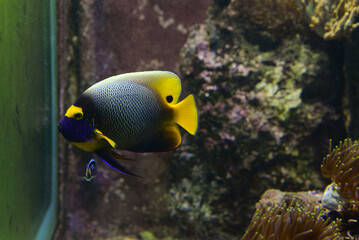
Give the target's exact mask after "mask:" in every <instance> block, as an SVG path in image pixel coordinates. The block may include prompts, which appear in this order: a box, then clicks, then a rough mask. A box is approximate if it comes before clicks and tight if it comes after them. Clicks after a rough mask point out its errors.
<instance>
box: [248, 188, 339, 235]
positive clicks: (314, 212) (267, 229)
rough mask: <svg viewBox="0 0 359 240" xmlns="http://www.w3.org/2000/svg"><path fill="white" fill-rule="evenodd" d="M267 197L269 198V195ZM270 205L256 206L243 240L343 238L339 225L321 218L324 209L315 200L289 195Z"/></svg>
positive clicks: (260, 204)
mask: <svg viewBox="0 0 359 240" xmlns="http://www.w3.org/2000/svg"><path fill="white" fill-rule="evenodd" d="M271 191H273V190H271ZM270 194H273V193H270ZM264 195H268V192H267V193H265V194H264ZM261 201H262V200H261ZM269 203H270V204H268V200H267V201H266V202H264V203H263V202H259V203H258V204H257V209H256V212H255V214H254V216H253V218H252V221H251V223H250V224H249V226H248V228H247V230H246V233H245V234H244V236H243V237H242V240H247V239H248V240H249V239H251V240H257V239H258V240H259V239H265V240H271V239H273V240H274V239H283V240H292V239H296V240H300V239H316V240H321V239H326V240H329V239H340V238H339V237H340V236H339V233H338V230H337V223H336V222H335V221H331V220H330V219H326V220H324V219H323V217H322V216H323V213H324V212H325V210H324V209H322V208H321V207H320V206H319V205H318V204H317V203H316V202H315V201H312V200H309V199H306V198H305V197H303V195H300V194H296V193H294V194H288V193H286V194H284V195H283V196H282V197H281V199H280V201H272V202H269Z"/></svg>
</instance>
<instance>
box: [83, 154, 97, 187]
mask: <svg viewBox="0 0 359 240" xmlns="http://www.w3.org/2000/svg"><path fill="white" fill-rule="evenodd" d="M95 167H96V161H95V160H94V159H91V160H90V161H89V162H88V164H87V165H86V171H85V176H84V179H85V180H86V181H87V182H91V181H92V180H93V179H94V178H95V177H96V176H95V175H94V174H95Z"/></svg>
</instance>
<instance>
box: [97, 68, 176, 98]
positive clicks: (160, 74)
mask: <svg viewBox="0 0 359 240" xmlns="http://www.w3.org/2000/svg"><path fill="white" fill-rule="evenodd" d="M106 81H121V82H122V81H123V82H133V83H137V84H140V85H143V86H146V87H149V88H151V89H153V90H155V91H156V92H157V93H158V94H159V95H160V97H161V99H162V100H163V101H164V102H166V103H168V104H176V103H177V102H178V98H179V96H180V95H181V91H182V88H181V80H180V79H179V78H178V76H177V75H176V74H174V73H172V72H168V71H145V72H134V73H125V74H121V75H117V76H113V77H110V78H108V79H106V80H104V81H103V82H104V83H105V82H106Z"/></svg>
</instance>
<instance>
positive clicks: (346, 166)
mask: <svg viewBox="0 0 359 240" xmlns="http://www.w3.org/2000/svg"><path fill="white" fill-rule="evenodd" d="M358 158H359V143H358V141H357V140H355V141H354V142H353V141H352V140H351V139H345V140H344V142H342V141H341V142H340V144H339V146H336V147H335V148H334V149H332V141H330V144H329V154H328V155H327V156H326V157H325V158H324V159H323V164H322V166H321V171H322V175H323V176H324V177H326V178H330V179H332V181H333V182H335V184H336V185H337V186H336V188H337V191H338V193H339V194H340V195H341V196H342V197H343V198H344V199H346V200H347V201H349V202H355V203H359V160H358Z"/></svg>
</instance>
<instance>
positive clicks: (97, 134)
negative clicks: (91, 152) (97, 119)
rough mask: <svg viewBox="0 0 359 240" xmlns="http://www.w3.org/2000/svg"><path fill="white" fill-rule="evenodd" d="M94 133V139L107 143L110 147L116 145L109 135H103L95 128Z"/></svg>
mask: <svg viewBox="0 0 359 240" xmlns="http://www.w3.org/2000/svg"><path fill="white" fill-rule="evenodd" d="M94 133H95V139H96V140H98V141H102V142H104V143H105V144H109V146H110V147H112V148H115V147H116V143H115V142H114V141H113V140H112V139H110V138H109V137H106V136H105V135H103V133H102V132H101V131H100V130H98V129H97V128H96V129H95V130H94Z"/></svg>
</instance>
